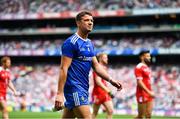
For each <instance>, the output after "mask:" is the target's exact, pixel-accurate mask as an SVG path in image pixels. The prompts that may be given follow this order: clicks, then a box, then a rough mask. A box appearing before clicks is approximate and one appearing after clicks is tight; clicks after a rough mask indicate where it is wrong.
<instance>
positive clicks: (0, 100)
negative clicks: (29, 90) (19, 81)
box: [0, 57, 18, 119]
mask: <svg viewBox="0 0 180 119" xmlns="http://www.w3.org/2000/svg"><path fill="white" fill-rule="evenodd" d="M10 66H11V59H10V58H9V57H2V58H1V66H0V111H1V112H2V119H9V117H8V111H7V104H6V92H7V87H9V88H10V89H11V90H12V91H13V93H14V95H15V96H17V95H18V93H17V92H16V89H15V88H14V85H13V83H12V82H11V74H10V71H9V68H10Z"/></svg>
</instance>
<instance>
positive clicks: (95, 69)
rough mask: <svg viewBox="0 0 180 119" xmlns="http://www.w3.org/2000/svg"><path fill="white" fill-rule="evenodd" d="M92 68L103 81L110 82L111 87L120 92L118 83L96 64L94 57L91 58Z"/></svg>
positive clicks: (120, 87)
mask: <svg viewBox="0 0 180 119" xmlns="http://www.w3.org/2000/svg"><path fill="white" fill-rule="evenodd" d="M92 63H93V65H92V67H93V69H94V71H95V72H96V73H97V74H98V75H99V76H100V77H102V78H103V79H105V80H106V81H108V82H110V83H111V84H112V85H113V86H115V87H116V88H117V89H119V90H121V89H122V86H121V84H120V82H118V81H116V80H114V79H113V78H112V77H111V76H110V75H109V74H108V73H107V72H106V71H105V69H104V68H103V67H102V66H101V65H100V64H99V63H98V61H97V59H96V57H95V56H94V57H93V58H92Z"/></svg>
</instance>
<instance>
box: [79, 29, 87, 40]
mask: <svg viewBox="0 0 180 119" xmlns="http://www.w3.org/2000/svg"><path fill="white" fill-rule="evenodd" d="M77 34H78V35H79V36H80V37H81V38H82V39H84V40H85V39H87V37H88V33H84V32H82V31H81V30H78V31H77Z"/></svg>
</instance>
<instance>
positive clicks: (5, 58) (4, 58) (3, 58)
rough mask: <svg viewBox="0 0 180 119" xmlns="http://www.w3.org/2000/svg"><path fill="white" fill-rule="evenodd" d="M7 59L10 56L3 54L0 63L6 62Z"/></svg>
mask: <svg viewBox="0 0 180 119" xmlns="http://www.w3.org/2000/svg"><path fill="white" fill-rule="evenodd" d="M7 60H11V59H10V57H7V56H4V57H2V58H1V65H2V64H4V63H6V61H7Z"/></svg>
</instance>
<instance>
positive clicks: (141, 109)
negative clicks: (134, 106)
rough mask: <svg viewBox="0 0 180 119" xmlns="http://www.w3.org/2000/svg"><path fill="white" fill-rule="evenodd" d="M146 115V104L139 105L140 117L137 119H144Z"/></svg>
mask: <svg viewBox="0 0 180 119" xmlns="http://www.w3.org/2000/svg"><path fill="white" fill-rule="evenodd" d="M145 113H146V103H138V116H137V117H136V119H142V118H143V117H144V116H145Z"/></svg>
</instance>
